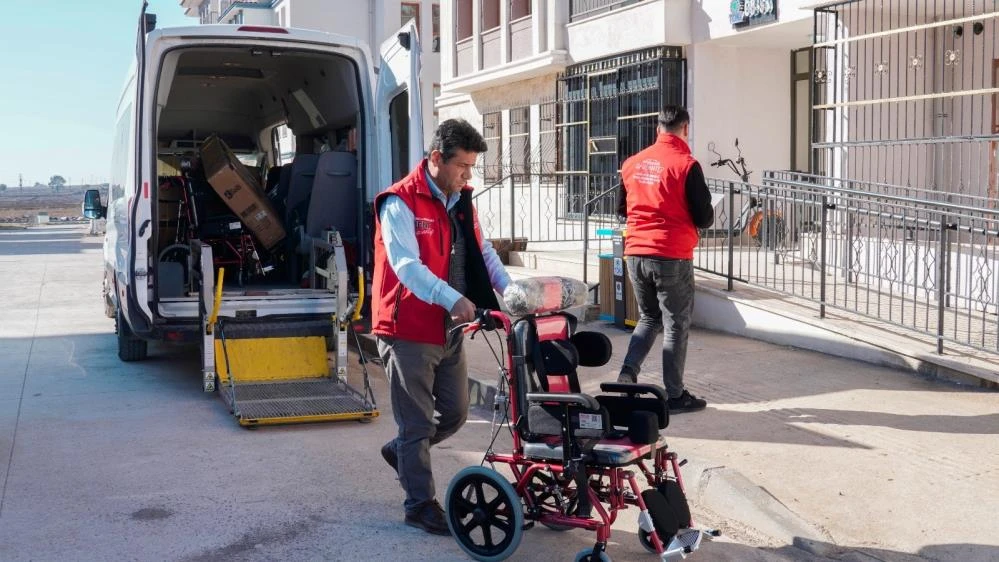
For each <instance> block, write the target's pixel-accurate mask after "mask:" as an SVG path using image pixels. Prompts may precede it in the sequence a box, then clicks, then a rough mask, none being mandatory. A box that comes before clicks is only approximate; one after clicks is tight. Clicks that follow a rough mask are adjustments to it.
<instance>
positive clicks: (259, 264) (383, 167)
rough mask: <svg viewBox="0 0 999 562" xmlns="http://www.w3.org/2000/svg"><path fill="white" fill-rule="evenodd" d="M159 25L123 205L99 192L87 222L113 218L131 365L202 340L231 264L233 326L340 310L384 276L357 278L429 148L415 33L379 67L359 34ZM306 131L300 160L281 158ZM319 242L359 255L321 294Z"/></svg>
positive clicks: (142, 72)
mask: <svg viewBox="0 0 999 562" xmlns="http://www.w3.org/2000/svg"><path fill="white" fill-rule="evenodd" d="M149 22H153V23H152V24H150V23H149ZM154 22H155V17H154V16H151V15H147V14H143V17H142V18H141V20H140V31H139V34H138V36H139V39H138V45H137V49H136V55H137V56H136V59H135V61H134V63H133V65H132V68H131V70H130V72H129V75H128V78H127V80H126V82H125V87H124V91H123V92H122V94H121V98H120V101H119V105H118V111H117V120H116V123H115V127H114V154H113V156H112V171H111V180H110V189H109V197H108V199H109V200H108V202H107V204H106V205H103V204H102V202H101V200H100V194H99V193H98V192H96V191H91V192H88V193H87V194H86V196H85V201H84V214H85V215H86V216H87V217H88V218H101V217H105V216H106V218H107V233H106V237H105V245H104V258H105V278H104V288H103V292H104V298H105V311H106V313H107V314H108V315H109V316H110V317H114V318H116V320H117V333H118V354H119V357H120V358H121V359H122V360H124V361H135V360H141V359H144V358H145V357H146V355H147V345H146V344H147V342H148V341H150V340H168V341H183V340H193V339H197V338H199V337H202V336H204V335H205V334H204V329H205V322H206V317H207V316H208V315H209V314H210V312H211V310H212V304H213V303H212V298H211V296H212V293H211V291H209V292H208V298H206V294H205V293H206V288H208V289H212V290H214V281H215V277H216V275H217V274H218V270H219V269H220V268H225V270H226V274H225V279H224V283H223V287H224V290H223V292H222V294H221V302H220V304H219V309H220V310H219V311H218V314H219V315H221V316H224V317H231V318H234V319H258V320H262V319H267V318H271V319H275V320H277V319H280V320H282V321H287V320H291V321H295V320H299V321H303V322H308V321H309V320H310V319H312V320H314V319H316V318H325V317H329V315H330V314H331V313H336V312H337V311H342V310H343V309H344V306H345V302H344V301H345V300H346V299H347V298H348V294H347V293H349V294H356V293H357V292H358V289H360V288H361V287H358V286H356V283H357V282H358V280H359V279H366V278H370V275H358V274H357V273H356V269H357V268H358V267H359V268H362V271H366V272H368V273H370V270H371V267H372V249H371V240H372V231H373V218H372V215H371V208H372V207H371V203H372V200H373V198H374V196H375V194H376V193H377V192H379V191H381V190H383V189H385V188H387V187H388V186H389V185H391V184H392V183H393V182H394V181H395V180H396V179H398V178H401V177H402V176H403V175H404V174H405V173H406V172H407V171H408V170H409V169H411V167H412V166H413V165H415V163H416V162H417V161H418V160H419V159H420V158H421V157H422V156H423V153H424V147H423V146H422V142H423V131H422V116H421V102H420V99H419V91H420V90H419V87H418V86H419V82H418V80H419V78H418V77H419V69H420V64H419V56H418V54H419V53H420V44H419V38H418V36H417V32H416V28H415V25H413V24H412V23H410V24H409V25H407V26H405V27H403V28H402V29H400V30H399V32H398V33H397V35H396V36H394V37H392V38H391V39H390V40H388V41H386V42H385V43H384V44H383V45H382V47H381V52H380V56H377V57H372V54H371V53H370V52H369V50H368V48H367V46H366V45H365V44H363V43H362V42H360V41H359V40H357V39H355V38H352V37H345V36H339V35H332V34H327V33H322V32H318V31H310V30H301V29H288V28H280V27H264V26H251V25H203V26H195V27H183V28H174V29H162V30H151V31H150V30H148V29H147V28H148V27H152V26H154ZM412 55H416V56H412ZM292 136H293V138H294V141H295V143H294V144H295V151H294V153H293V154H292V153H288V152H287V151H286V152H285V154H282V147H285V148H287V147H289V146H291V138H290V137H292ZM206 143H215V145H216V146H224V147H225V148H226V150H227V152H228V153H229V155H230V156H234V157H235V158H236V159H238V161H239V162H240V163H241V164H242V167H241V168H242V169H241V170H240V173H243V174H244V175H246V174H248V176H247V177H252V178H253V179H254V180H255V181H256V183H258V184H259V189H260V190H261V192H262V195H261V193H258V194H257V196H258V197H265V198H266V201H267V203H268V204H263V203H260V200H259V199H258V200H257V202H258V203H260V204H261V206H262V207H265V208H266V207H268V206H269V209H268V212H267V213H263V215H267V216H266V218H268V219H270V220H272V224H270V227H271V228H275V229H277V230H278V231H283V233H284V236H283V237H282V238H281V240H280V241H279V242H276V243H273V242H272V243H273V246H271V247H270V248H267V247H264V245H263V244H262V242H261V240H262V238H261V237H260V236H258V235H257V233H255V232H253V231H251V230H250V229H248V228H247V224H248V223H247V221H246V220H242V222H241V220H240V219H241V218H243V219H245V218H246V216H247V215H246V214H245V213H244V214H243V215H242V217H240V215H239V214H238V213H233V211H232V209H229V208H228V206H227V205H228V203H227V201H226V200H225V197H228V196H229V195H230V194H229V192H224V193H223V192H222V191H221V190H220V189H219V186H218V184H217V183H216V184H215V185H213V184H212V182H211V181H209V180H210V178H209V177H207V176H208V174H209V173H210V171H206V170H205V169H204V166H203V165H202V164H203V162H202V160H204V158H207V156H206V155H205V154H204V151H203V149H204V148H205V147H206ZM203 157H204V158H203ZM236 167H239V166H236ZM223 196H224V197H223ZM254 210H255V211H256V210H257V209H256V206H254ZM268 213H269V214H268ZM263 215H261V216H263ZM273 223H277V225H276V226H275V224H273ZM334 232H335V233H336V235H333V233H334ZM272 234H273V232H272ZM317 239H318V240H320V241H321V242H323V243H328V244H333V243H334V242H336V243H337V244H338V243H339V241H340V240H343V241H344V244H343V245H344V247H345V256H346V259H345V260H344V261H345V262H346V263H345V264H344V263H340V264H339V265H340V267H341V268H343V266H344V265H346V268H344V269H342V270H339V271H336V272H335V274H336V276H337V277H334V278H330V279H327V280H326V281H327V282H328V283H323V282H321V283H319V284H318V285H317V283H316V281H315V280H316V279H317V267H316V264H315V263H312V262H313V261H314V260H315V259H316V256H315V246H313V245H311V241H312V240H317ZM320 246H321V244H320ZM202 248H204V249H205V252H206V253H208V252H210V253H211V260H209V261H205V256H204V255H202V252H201V249H202ZM330 248H331V247H330V246H327V247H326V249H327V250H329V249H330ZM320 258H321V259H323V258H322V257H320ZM322 269H323V268H322V267H319V268H318V270H322ZM348 272H349V273H350V275H349V281H348V279H347V273H348ZM321 281H322V280H321ZM348 283H349V284H348ZM324 284H326V285H327V286H325V287H323V286H322V285H324ZM344 289H347V290H346V291H345V290H344ZM337 290H339V292H338V291H337ZM338 300H339V301H340V302H337V301H338ZM204 347H206V348H208V347H213V346H211V345H205V346H204ZM210 353H211V350H210V349H205V354H206V356H207V355H210ZM205 361H206V370H208V369H209V366H208V365H207V362H208V358H206V360H205ZM210 374H211V375H214V373H207V372H206V373H205V375H206V381H205V383H206V390H208V389H209V387H210V385H209V381H208V380H207V379H208V377H209V375H210ZM213 378H214V377H213Z"/></svg>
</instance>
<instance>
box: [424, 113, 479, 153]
mask: <svg viewBox="0 0 999 562" xmlns="http://www.w3.org/2000/svg"><path fill="white" fill-rule="evenodd" d="M459 148H460V149H461V150H464V151H467V152H475V153H482V152H485V151H487V150H489V145H487V144H486V141H485V139H483V138H482V135H481V134H479V131H477V130H476V129H475V127H473V126H472V124H471V123H469V122H468V121H465V120H464V119H448V120H446V121H444V122H442V123H441V124H440V125H438V126H437V130H436V131H434V139H433V140H432V141H430V151H429V152H433V151H435V150H439V151H440V152H441V154H442V155H443V156H444V161H445V162H447V161H448V160H450V159H451V158H452V157H453V156H454V155H455V154H456V153H457V151H458V149H459Z"/></svg>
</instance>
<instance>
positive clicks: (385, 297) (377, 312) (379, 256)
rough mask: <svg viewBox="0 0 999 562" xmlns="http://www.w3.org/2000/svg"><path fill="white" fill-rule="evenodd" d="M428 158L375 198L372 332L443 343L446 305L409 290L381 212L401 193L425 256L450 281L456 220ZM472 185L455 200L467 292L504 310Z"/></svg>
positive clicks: (475, 300) (477, 301)
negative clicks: (435, 187) (393, 258)
mask: <svg viewBox="0 0 999 562" xmlns="http://www.w3.org/2000/svg"><path fill="white" fill-rule="evenodd" d="M425 168H426V160H425V159H424V160H423V161H422V162H420V164H419V165H418V166H417V167H416V169H414V170H413V171H412V172H410V173H409V175H408V176H406V177H405V178H403V179H402V180H400V181H399V182H397V183H395V184H394V185H392V187H390V188H388V189H387V190H385V191H383V192H382V193H379V194H378V195H377V196H376V197H375V264H374V265H375V271H374V275H373V277H372V279H371V292H372V295H371V318H372V322H371V323H372V326H371V332H372V333H373V334H377V335H380V336H386V337H394V338H399V339H402V340H407V341H414V342H419V343H432V344H437V345H444V342H445V322H446V319H447V316H446V315H447V314H448V311H446V310H444V307H442V306H438V305H436V304H431V303H428V302H425V301H422V300H420V299H419V298H417V296H416V295H414V294H413V292H412V291H410V290H409V289H407V288H406V287H405V286H404V285H403V284H402V283H400V282H399V278H398V277H396V274H395V271H393V270H392V266H391V265H389V261H388V256H387V255H386V254H385V242H384V240H382V224H381V220H380V219H379V217H378V214H379V210H380V208H381V204H382V202H384V201H385V198H386V197H387V196H388V195H389V194H393V195H398V196H399V197H400V198H402V201H403V202H404V203H405V204H406V206H407V207H409V209H410V210H411V211H413V215H414V218H415V225H414V226H415V231H416V242H417V244H418V245H419V248H420V261H422V262H423V264H424V265H425V266H427V268H428V269H429V270H430V271H431V272H432V273H433V274H434V275H436V276H437V277H439V278H441V279H444V280H445V281H447V279H448V273H449V268H450V265H451V221H450V219H449V218H448V214H447V209H446V208H445V206H444V203H442V202H441V201H440V200H439V199H437V198H436V197H434V195H433V193H432V192H431V191H430V185H429V184H428V183H427V178H426V176H425V175H424V169H425ZM471 196H472V188H471V187H467V186H466V187H465V188H464V189H462V192H461V197H460V198H459V200H458V202H457V203H455V206H456V208H455V213H456V216H457V219H458V223H459V224H460V225H461V228H462V231H463V232H464V234H465V240H466V244H465V247H466V249H467V252H468V253H467V255H466V258H465V279H466V281H467V285H468V288H467V289H466V291H465V296H466V297H468V299H469V300H471V301H472V302H473V303H474V304H475V306H476V307H478V308H489V309H491V310H499V303H498V302H497V300H496V295H495V293H493V289H492V285H491V284H490V282H489V273H488V271H487V270H486V264H485V260H484V259H483V257H482V232H481V230H480V229H479V222H478V219H477V218H476V216H475V209H474V207H472V202H471V201H472V197H471Z"/></svg>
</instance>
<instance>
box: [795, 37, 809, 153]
mask: <svg viewBox="0 0 999 562" xmlns="http://www.w3.org/2000/svg"><path fill="white" fill-rule="evenodd" d="M811 83H812V48H811V47H805V48H803V49H795V50H793V51H791V170H792V171H795V172H802V173H810V172H811V171H812V158H811V151H810V146H809V140H810V139H811V131H812V100H811V95H810V92H811V90H810V88H811Z"/></svg>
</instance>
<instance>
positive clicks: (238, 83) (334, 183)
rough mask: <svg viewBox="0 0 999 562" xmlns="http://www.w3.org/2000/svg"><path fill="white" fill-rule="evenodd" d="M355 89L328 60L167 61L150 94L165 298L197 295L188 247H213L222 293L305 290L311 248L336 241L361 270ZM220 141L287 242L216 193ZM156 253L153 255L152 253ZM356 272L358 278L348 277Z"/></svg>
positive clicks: (245, 56) (189, 54) (266, 52)
mask: <svg viewBox="0 0 999 562" xmlns="http://www.w3.org/2000/svg"><path fill="white" fill-rule="evenodd" d="M360 80H361V78H360V75H359V72H358V69H357V66H356V64H355V62H354V61H353V60H352V59H350V58H348V57H346V56H340V55H336V54H332V53H317V52H309V51H298V50H276V49H273V48H267V47H259V46H256V47H228V46H227V47H193V48H182V49H176V50H173V51H171V52H169V53H168V54H167V56H166V57H165V62H164V65H163V67H162V70H161V74H160V80H159V83H158V85H157V92H156V99H157V106H156V110H157V122H156V129H155V130H156V139H157V175H158V182H157V184H158V185H157V188H156V189H155V192H156V196H155V197H153V199H152V201H153V204H154V205H155V208H154V210H153V212H154V216H157V217H158V220H159V228H157V229H154V233H155V234H154V238H153V241H152V244H155V249H156V256H157V260H158V263H157V265H156V271H157V274H156V275H155V276H154V278H155V280H156V288H155V290H156V294H157V295H158V297H159V298H160V299H171V298H187V297H191V296H194V295H196V294H197V290H198V288H197V287H196V286H195V285H194V281H193V279H194V277H195V275H193V272H192V268H193V267H194V259H192V256H191V253H192V252H191V241H192V240H201V241H202V242H205V243H207V244H208V245H210V246H211V247H212V253H213V262H214V268H215V271H214V272H213V274H216V275H217V270H218V268H219V267H224V268H225V269H226V272H225V284H226V287H228V288H230V289H233V290H237V289H240V288H242V289H243V290H245V289H248V288H268V289H270V288H299V287H303V286H308V285H309V282H310V279H309V278H310V275H309V271H308V268H309V254H310V252H311V250H312V248H311V242H310V241H311V239H313V238H315V239H320V240H324V241H325V240H326V236H327V234H326V233H327V231H329V230H330V229H334V230H336V231H338V232H339V233H340V234H341V237H342V238H343V241H344V246H345V249H346V253H347V258H348V266H350V265H354V264H356V257H355V256H356V248H357V245H358V242H359V241H360V238H361V232H360V231H361V229H362V224H363V222H364V221H363V219H362V215H361V213H362V208H363V203H364V196H363V192H362V185H363V184H362V179H363V178H362V177H361V176H362V172H361V169H360V167H359V166H358V149H359V148H360V147H359V146H358V142H359V141H358V139H360V138H362V135H360V134H358V128H360V127H362V126H363V125H364V123H362V122H361V117H360V116H361V91H360V84H361V82H360ZM212 138H217V139H221V140H222V141H223V142H224V145H225V146H227V147H228V149H229V152H230V154H232V155H234V156H235V157H236V159H238V161H239V162H240V163H242V164H243V165H244V167H245V170H246V171H248V172H249V176H250V177H252V178H253V179H254V180H255V182H256V183H257V185H258V186H259V190H258V196H259V198H260V199H262V200H263V201H259V204H260V205H261V206H262V207H268V206H269V208H270V211H271V213H272V216H274V217H275V218H276V220H277V222H278V223H279V224H280V227H281V228H282V229H283V231H284V234H285V235H284V237H283V239H281V240H280V241H279V242H276V243H274V242H273V241H271V245H270V247H265V245H264V244H263V243H261V237H259V236H258V235H257V234H255V232H254V231H252V230H251V229H250V228H248V226H247V224H245V221H241V220H240V218H239V215H237V214H236V213H235V212H234V210H233V209H232V208H230V205H231V202H230V203H227V201H226V200H225V198H224V197H223V196H220V194H219V188H218V187H217V186H215V187H213V185H212V183H211V182H210V181H209V178H208V177H207V174H206V169H205V168H206V167H205V166H204V165H203V162H202V157H203V151H202V148H203V147H204V146H205V143H206V141H208V140H209V139H212ZM151 250H152V248H151ZM351 269H353V268H351Z"/></svg>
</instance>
